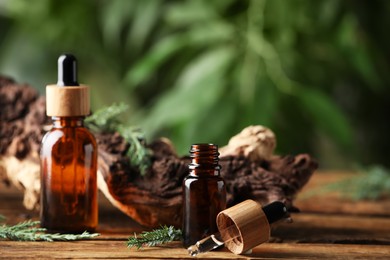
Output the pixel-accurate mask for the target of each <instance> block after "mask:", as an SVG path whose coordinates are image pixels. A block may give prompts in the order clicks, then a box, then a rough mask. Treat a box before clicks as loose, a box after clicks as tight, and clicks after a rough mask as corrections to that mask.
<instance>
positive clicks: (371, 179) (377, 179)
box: [306, 165, 390, 200]
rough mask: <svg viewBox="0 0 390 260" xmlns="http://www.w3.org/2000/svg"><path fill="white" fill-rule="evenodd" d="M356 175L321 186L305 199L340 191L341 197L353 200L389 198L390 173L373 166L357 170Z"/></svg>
mask: <svg viewBox="0 0 390 260" xmlns="http://www.w3.org/2000/svg"><path fill="white" fill-rule="evenodd" d="M358 172H359V173H358V174H356V175H355V176H353V177H351V178H348V179H346V180H341V181H337V182H334V183H330V184H327V185H324V186H322V187H321V188H318V189H316V190H315V191H312V192H309V193H307V194H306V197H310V196H314V195H319V194H325V193H328V192H332V191H340V193H341V194H342V195H344V196H345V197H347V198H350V199H353V200H377V199H380V198H382V197H388V196H390V171H389V169H386V168H384V167H382V166H378V165H374V166H370V167H367V168H363V169H358Z"/></svg>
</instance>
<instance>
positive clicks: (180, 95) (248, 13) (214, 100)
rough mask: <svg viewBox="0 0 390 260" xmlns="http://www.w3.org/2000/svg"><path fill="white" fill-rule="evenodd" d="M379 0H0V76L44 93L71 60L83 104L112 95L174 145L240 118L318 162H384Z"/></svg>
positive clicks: (220, 139) (385, 57)
mask: <svg viewBox="0 0 390 260" xmlns="http://www.w3.org/2000/svg"><path fill="white" fill-rule="evenodd" d="M389 13H390V2H389V1H381V0H376V1H339V0H318V1H310V0H292V1H290V0H268V1H266V0H252V1H249V0H213V1H208V0H187V1H179V0H177V1H173V0H170V1H168V0H138V1H136V0H133V1H130V0H129V1H128V0H114V1H109V0H85V1H79V0H40V1H30V0H0V73H1V74H3V75H8V76H11V77H13V78H15V79H16V80H17V81H18V82H26V83H29V84H32V85H33V86H35V87H37V88H38V89H39V90H40V91H41V93H42V94H43V93H44V86H45V85H46V84H49V83H55V82H56V69H57V68H56V67H57V63H56V61H57V57H58V56H59V55H60V54H61V53H64V52H70V53H73V54H75V55H76V57H78V60H79V81H80V82H82V83H85V84H88V85H91V86H92V87H93V90H92V95H93V96H92V107H93V109H94V110H96V109H98V108H100V107H102V106H106V105H110V104H112V103H114V102H117V103H118V102H125V103H126V104H128V105H129V106H130V109H129V111H128V113H127V114H126V115H124V118H123V119H124V120H125V121H127V122H129V123H131V124H133V125H137V126H140V127H142V129H143V131H144V132H145V133H146V135H147V136H148V137H149V140H152V139H153V138H156V137H160V136H166V137H168V138H170V139H172V140H173V142H174V144H175V146H176V147H177V149H178V151H179V153H180V154H185V153H187V150H188V148H189V146H190V144H191V143H196V142H214V143H217V144H219V145H224V144H226V143H227V142H228V140H229V138H230V137H231V136H232V135H234V134H236V133H238V132H239V131H240V130H241V129H242V128H244V127H246V126H248V125H254V124H262V125H265V126H268V127H270V128H271V129H272V130H273V131H274V132H275V133H276V135H277V139H278V148H277V152H278V153H279V154H295V153H303V152H308V153H311V154H313V155H314V156H315V157H317V158H318V159H319V161H320V166H321V167H323V168H330V167H331V168H349V167H352V166H353V165H354V164H355V163H357V162H359V163H360V164H363V165H367V164H373V163H375V164H382V165H385V166H390V162H389V159H388V144H389V143H390V142H389V140H390V137H389V132H390V124H389V120H388V119H387V116H386V114H387V113H386V112H385V111H389V107H390V102H389V101H390V95H389V94H390V93H389V92H390V89H389V87H388V85H389V83H390V73H389V72H390V68H389V66H390V48H388V46H390V34H389V33H388V32H387V28H388V26H387V25H389V24H390V20H389V19H390V16H389V15H388V14H389Z"/></svg>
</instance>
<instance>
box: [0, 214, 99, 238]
mask: <svg viewBox="0 0 390 260" xmlns="http://www.w3.org/2000/svg"><path fill="white" fill-rule="evenodd" d="M0 217H1V218H2V219H3V220H4V219H5V218H4V216H2V215H0ZM39 224H40V222H39V221H31V220H28V221H24V222H20V223H18V224H16V225H13V226H9V225H5V224H4V225H1V226H0V240H3V239H8V240H15V241H49V242H52V241H73V240H81V239H90V238H94V237H96V236H99V234H97V233H92V234H91V233H88V232H84V233H82V234H58V233H56V234H49V233H45V232H46V229H45V228H40V227H39Z"/></svg>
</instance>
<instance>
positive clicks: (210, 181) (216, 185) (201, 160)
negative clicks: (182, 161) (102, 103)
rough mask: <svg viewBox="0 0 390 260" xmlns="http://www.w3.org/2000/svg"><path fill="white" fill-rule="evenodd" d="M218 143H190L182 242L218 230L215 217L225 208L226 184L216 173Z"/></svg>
mask: <svg viewBox="0 0 390 260" xmlns="http://www.w3.org/2000/svg"><path fill="white" fill-rule="evenodd" d="M218 156H219V153H218V146H217V145H214V144H194V145H192V146H191V150H190V157H191V159H192V162H191V164H189V171H190V174H189V175H188V176H187V177H186V178H185V179H184V181H183V245H184V246H185V247H188V246H190V245H192V244H194V243H196V241H198V240H200V239H202V238H204V237H207V236H209V235H211V234H213V233H215V232H217V231H218V228H217V225H216V217H217V215H218V213H219V212H220V211H222V210H224V209H225V208H226V187H225V183H224V181H223V179H222V178H221V176H220V169H221V166H220V165H219V164H218V161H219V159H218Z"/></svg>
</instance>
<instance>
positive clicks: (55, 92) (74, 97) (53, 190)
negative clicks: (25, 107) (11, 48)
mask: <svg viewBox="0 0 390 260" xmlns="http://www.w3.org/2000/svg"><path fill="white" fill-rule="evenodd" d="M46 113H47V115H48V116H51V117H52V120H53V126H52V129H51V130H50V131H49V132H48V133H46V135H45V136H44V137H43V141H42V146H41V152H40V157H41V212H40V218H41V225H42V227H44V228H46V229H48V230H49V231H56V232H83V231H86V230H87V231H93V230H94V229H95V228H96V226H97V222H98V209H97V146H96V141H95V138H94V136H93V135H92V133H90V132H89V130H88V129H87V128H85V127H84V125H83V120H84V118H85V116H87V115H88V114H89V113H90V107H89V87H88V86H86V85H79V84H78V82H77V61H76V58H75V57H74V56H73V55H71V54H65V55H61V56H60V57H59V59H58V82H57V84H56V85H48V86H47V87H46Z"/></svg>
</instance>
